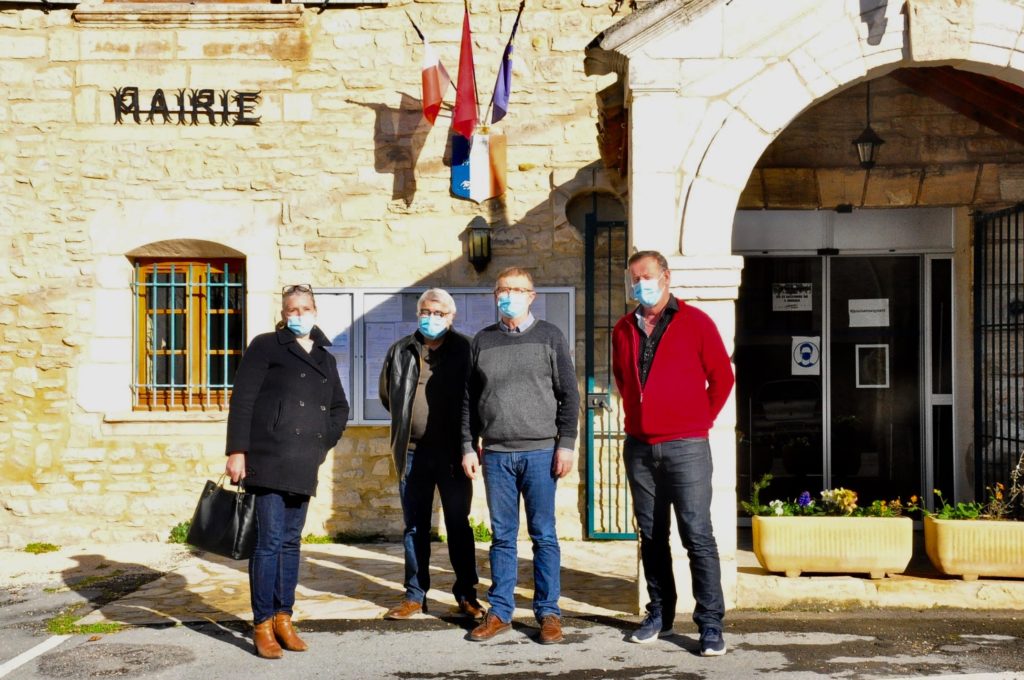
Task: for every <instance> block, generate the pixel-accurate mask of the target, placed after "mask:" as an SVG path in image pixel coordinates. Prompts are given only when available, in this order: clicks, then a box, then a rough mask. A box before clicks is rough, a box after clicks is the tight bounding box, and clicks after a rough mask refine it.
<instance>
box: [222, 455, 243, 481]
mask: <svg viewBox="0 0 1024 680" xmlns="http://www.w3.org/2000/svg"><path fill="white" fill-rule="evenodd" d="M224 474H226V475H227V476H228V477H230V478H231V481H232V482H233V483H235V484H238V482H239V481H240V480H242V479H245V453H244V452H242V451H236V452H235V453H232V454H229V455H228V462H227V464H226V465H225V466H224Z"/></svg>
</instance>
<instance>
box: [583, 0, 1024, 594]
mask: <svg viewBox="0 0 1024 680" xmlns="http://www.w3.org/2000/svg"><path fill="white" fill-rule="evenodd" d="M641 4H642V5H643V6H642V7H641V10H640V11H638V12H636V13H634V14H633V15H631V16H630V17H628V18H627V19H626V20H624V21H622V22H620V23H619V24H617V25H615V26H613V27H612V28H610V29H608V30H606V31H605V32H603V33H602V34H601V35H599V36H597V37H596V38H595V39H594V41H593V42H592V43H591V45H590V46H589V48H588V51H587V63H586V68H587V73H588V74H590V75H602V74H611V73H617V74H618V76H619V81H618V82H619V84H620V85H621V87H622V89H623V95H624V96H623V101H624V102H625V103H626V106H627V108H628V121H629V123H628V126H629V127H628V130H629V135H628V144H629V153H630V155H629V160H628V170H627V181H628V187H629V201H630V203H629V221H630V241H631V244H632V246H634V247H636V248H645V249H646V248H655V249H658V250H661V251H663V252H664V253H666V255H669V263H670V266H671V267H672V268H673V270H674V271H673V277H672V280H673V283H674V284H676V288H675V292H676V293H677V294H678V295H681V296H682V297H685V298H687V299H692V300H694V301H695V302H696V304H698V305H700V306H701V307H702V308H704V309H705V310H706V311H708V312H709V314H711V316H712V317H713V318H714V319H715V321H716V323H718V325H719V328H720V330H721V332H722V335H723V336H724V337H725V338H726V339H727V344H728V343H729V342H730V340H731V338H733V336H734V321H735V299H736V297H737V290H738V286H739V281H740V271H741V269H742V267H743V260H742V258H741V257H737V256H735V255H733V249H732V232H733V221H734V217H735V212H736V208H737V204H738V202H739V199H740V196H741V194H742V192H743V190H744V188H745V187H746V186H747V183H748V179H749V178H750V175H751V172H752V170H753V169H754V167H755V164H756V163H757V161H758V159H759V158H760V157H761V156H762V154H763V153H764V151H765V149H766V148H767V147H768V146H769V144H771V143H772V141H773V140H775V139H776V137H778V136H779V134H780V133H781V132H782V131H783V129H785V128H786V127H787V126H788V125H789V124H790V123H791V122H792V121H793V120H794V119H795V118H796V117H797V116H799V115H800V114H801V113H802V112H804V111H806V110H807V109H809V108H811V107H812V106H814V105H815V104H816V103H818V102H822V101H825V100H827V99H829V98H830V97H833V96H834V95H835V94H836V93H838V92H840V91H843V90H845V89H847V88H849V87H851V86H855V85H857V84H859V83H861V82H865V81H869V80H872V79H875V78H878V77H881V76H883V75H886V74H888V73H890V72H892V71H895V70H896V69H900V68H906V67H922V66H940V65H944V66H953V67H954V68H956V69H959V70H963V71H971V72H975V73H979V74H983V75H988V76H992V77H995V78H998V79H1000V80H1002V81H1004V82H1007V83H1012V84H1015V85H1020V84H1022V83H1024V72H1022V71H1021V70H1020V69H1021V67H1022V66H1024V53H1022V52H1021V51H1020V50H1019V49H1018V41H1019V37H1020V35H1021V30H1022V27H1024V8H1021V7H1020V6H1019V5H1018V4H1017V3H1015V2H1011V1H1009V0H985V1H980V0H974V1H971V0H967V1H964V0H957V1H954V0H928V1H924V0H907V1H906V2H891V1H887V0H859V1H857V2H853V1H852V0H829V1H827V2H821V1H820V0H797V1H793V2H787V3H764V2H759V1H758V0H728V1H727V0H704V1H699V0H660V1H659V2H650V3H641ZM851 153H852V149H851ZM734 425H735V403H732V404H730V405H727V407H726V409H725V410H724V411H723V413H722V415H721V416H720V418H719V421H718V422H717V423H716V428H715V431H714V432H713V433H712V449H713V451H714V455H715V463H716V469H715V480H714V484H715V500H714V507H713V514H714V517H715V524H716V527H718V531H717V534H718V538H719V546H720V551H721V554H722V557H723V580H724V582H725V587H726V592H727V599H729V600H730V602H732V603H733V604H735V602H736V600H735V595H736V592H735V588H734V587H730V584H734V583H735V561H734V556H735V540H734V536H735V532H734V531H733V530H732V527H733V525H734V522H735V508H736V478H735V470H736V464H735V459H736V443H735V431H734ZM677 564H678V563H677ZM680 567H681V568H680ZM730 570H731V571H730ZM686 571H687V570H686V568H685V563H683V564H682V565H679V566H677V572H678V578H679V580H680V581H681V582H684V581H687V580H688V574H687V573H685V572H686ZM681 585H682V583H681ZM688 590H689V588H688V586H684V589H683V590H682V592H688ZM680 607H681V608H682V607H685V605H684V604H681V605H680Z"/></svg>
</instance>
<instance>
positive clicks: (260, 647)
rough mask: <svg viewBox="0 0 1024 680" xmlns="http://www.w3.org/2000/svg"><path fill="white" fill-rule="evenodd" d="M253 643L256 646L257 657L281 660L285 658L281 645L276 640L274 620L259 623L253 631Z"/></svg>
mask: <svg viewBox="0 0 1024 680" xmlns="http://www.w3.org/2000/svg"><path fill="white" fill-rule="evenodd" d="M252 642H253V644H254V645H256V655H257V656H259V657H260V658H262V659H280V658H281V657H282V656H284V652H283V651H282V650H281V645H279V644H277V640H275V639H274V620H273V619H267V620H266V621H263V622H262V623H257V624H256V625H255V626H253V629H252Z"/></svg>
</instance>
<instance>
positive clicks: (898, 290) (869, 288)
mask: <svg viewBox="0 0 1024 680" xmlns="http://www.w3.org/2000/svg"><path fill="white" fill-rule="evenodd" d="M921 262H922V260H921V258H920V257H918V256H863V257H860V256H858V257H845V256H844V257H837V256H807V257H748V258H747V259H746V261H745V265H744V270H743V280H742V284H741V287H740V295H739V299H738V301H737V330H736V353H735V357H734V359H735V363H736V373H737V385H736V397H737V430H738V440H739V441H738V446H737V482H738V492H739V495H740V497H742V498H746V497H749V494H750V490H751V485H752V484H753V482H755V481H757V480H758V479H760V478H761V476H762V475H763V474H764V473H766V472H770V473H771V474H772V477H773V481H772V484H771V491H770V493H769V495H770V497H772V498H796V497H797V496H798V495H799V494H800V493H801V492H802V491H810V492H811V493H812V495H814V496H817V494H818V492H819V491H821V490H822V489H824V488H834V487H837V486H844V487H847V488H851V489H853V490H855V491H856V492H857V493H858V495H859V496H860V498H862V499H864V500H865V501H866V500H874V499H892V498H896V497H897V496H900V497H902V498H904V499H906V498H907V497H908V496H910V495H912V494H920V493H921V489H922V486H921V484H922V482H923V481H925V480H924V475H923V472H922V457H921V448H922V442H921V436H922V401H921V400H922V390H923V382H922V360H921V357H922V347H923V344H922V335H923V329H922V308H921V299H922V286H921Z"/></svg>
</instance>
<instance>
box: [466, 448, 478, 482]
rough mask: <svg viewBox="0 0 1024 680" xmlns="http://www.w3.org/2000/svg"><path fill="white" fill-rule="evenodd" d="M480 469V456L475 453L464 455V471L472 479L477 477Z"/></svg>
mask: <svg viewBox="0 0 1024 680" xmlns="http://www.w3.org/2000/svg"><path fill="white" fill-rule="evenodd" d="M479 470H480V456H478V455H476V454H475V453H467V454H465V455H463V456H462V471H463V472H465V473H466V476H467V477H469V478H470V479H476V473H477V472H478V471H479Z"/></svg>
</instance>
